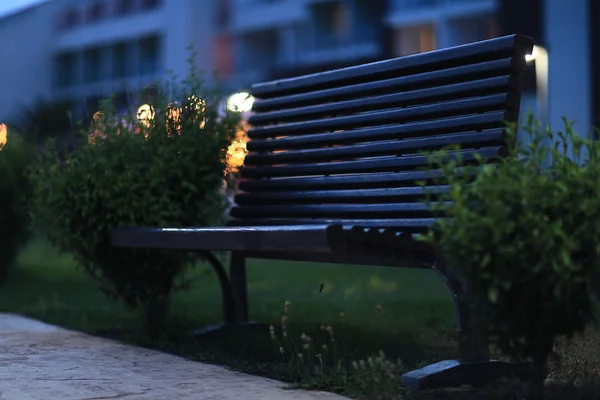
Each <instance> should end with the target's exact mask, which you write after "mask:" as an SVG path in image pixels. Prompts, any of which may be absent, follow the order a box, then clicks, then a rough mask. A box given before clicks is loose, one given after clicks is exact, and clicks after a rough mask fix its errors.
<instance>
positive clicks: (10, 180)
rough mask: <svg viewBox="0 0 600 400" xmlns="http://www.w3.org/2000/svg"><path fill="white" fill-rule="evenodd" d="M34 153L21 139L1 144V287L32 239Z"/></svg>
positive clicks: (17, 138) (16, 137)
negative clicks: (29, 173) (30, 199)
mask: <svg viewBox="0 0 600 400" xmlns="http://www.w3.org/2000/svg"><path fill="white" fill-rule="evenodd" d="M32 156H33V152H32V151H31V148H30V147H29V146H27V144H26V143H24V142H23V141H21V140H20V138H19V137H18V136H15V135H12V134H11V136H10V138H9V140H8V142H7V143H6V144H5V145H4V146H2V145H0V284H3V283H4V282H5V281H6V278H7V277H8V273H9V271H10V268H11V267H12V265H13V264H14V262H15V260H16V258H17V256H18V255H19V251H20V250H21V248H22V247H23V246H24V245H25V244H26V243H27V240H28V239H29V236H30V229H29V228H30V227H29V222H30V218H29V209H28V205H27V202H28V197H29V195H30V193H31V185H30V182H29V180H28V177H27V173H26V172H27V168H28V166H29V163H30V161H31V160H32Z"/></svg>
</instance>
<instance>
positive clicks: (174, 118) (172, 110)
mask: <svg viewBox="0 0 600 400" xmlns="http://www.w3.org/2000/svg"><path fill="white" fill-rule="evenodd" d="M180 118H181V107H179V104H177V103H170V104H169V105H168V106H167V134H168V135H169V136H173V135H174V134H179V132H181V123H180Z"/></svg>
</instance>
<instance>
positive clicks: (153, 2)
mask: <svg viewBox="0 0 600 400" xmlns="http://www.w3.org/2000/svg"><path fill="white" fill-rule="evenodd" d="M159 5H160V0H142V3H141V4H140V8H141V9H142V10H152V9H153V8H156V7H158V6H159Z"/></svg>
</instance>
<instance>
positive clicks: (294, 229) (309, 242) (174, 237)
mask: <svg viewBox="0 0 600 400" xmlns="http://www.w3.org/2000/svg"><path fill="white" fill-rule="evenodd" d="M261 225H265V224H261ZM327 225H328V224H323V225H321V226H319V225H318V224H310V225H308V226H302V225H299V224H290V225H289V226H281V225H279V226H276V227H273V226H246V227H218V228H118V229H114V230H113V232H112V245H113V246H117V247H137V248H146V249H152V248H157V249H172V250H190V251H192V250H214V251H244V250H254V251H311V252H329V251H330V249H329V247H328V245H327V240H326V234H325V231H326V228H327Z"/></svg>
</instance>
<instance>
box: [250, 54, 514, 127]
mask: <svg viewBox="0 0 600 400" xmlns="http://www.w3.org/2000/svg"><path fill="white" fill-rule="evenodd" d="M519 63H520V60H519V61H517V60H516V59H514V58H504V59H501V60H494V61H487V62H483V63H477V64H472V65H463V66H460V67H456V68H449V69H441V70H437V71H431V72H426V73H417V74H415V75H409V76H402V77H399V78H392V79H384V80H379V81H375V82H367V83H358V84H355V85H348V86H342V87H339V88H333V89H326V90H318V91H314V92H308V93H300V94H295V95H291V96H284V97H276V98H273V99H268V100H255V101H254V103H253V106H252V110H253V111H254V112H256V113H257V114H255V115H253V116H252V117H250V119H249V120H248V122H249V123H250V124H261V123H264V122H263V117H262V115H264V114H267V112H269V111H273V110H283V109H286V108H297V107H301V106H307V105H308V106H310V105H314V104H323V103H327V102H333V101H343V100H349V99H356V98H361V97H366V96H377V95H382V94H388V93H401V92H406V91H410V90H418V89H424V88H429V87H435V86H445V85H450V84H454V83H460V82H466V81H471V80H480V79H485V78H491V77H494V76H498V75H509V74H511V73H512V72H518V70H519V69H518V64H519ZM268 114H270V113H268Z"/></svg>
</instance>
